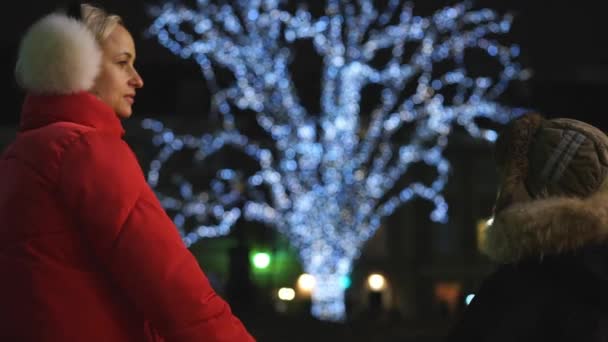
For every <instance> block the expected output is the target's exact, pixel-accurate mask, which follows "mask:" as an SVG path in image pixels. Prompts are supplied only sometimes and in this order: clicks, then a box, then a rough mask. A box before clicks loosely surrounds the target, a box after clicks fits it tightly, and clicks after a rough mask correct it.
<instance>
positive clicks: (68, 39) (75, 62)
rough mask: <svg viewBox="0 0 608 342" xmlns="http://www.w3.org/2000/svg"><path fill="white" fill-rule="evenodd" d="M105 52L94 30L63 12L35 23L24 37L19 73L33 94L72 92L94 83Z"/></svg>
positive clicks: (18, 79)
mask: <svg viewBox="0 0 608 342" xmlns="http://www.w3.org/2000/svg"><path fill="white" fill-rule="evenodd" d="M101 57H102V52H101V49H100V47H99V45H98V43H97V41H96V40H95V36H94V35H93V33H92V32H91V31H90V30H89V29H88V28H87V27H86V26H85V25H84V24H83V23H82V22H80V21H78V20H76V19H73V18H71V17H68V16H67V15H64V14H60V13H53V14H49V15H47V16H45V17H43V18H42V19H40V20H39V21H37V22H36V23H34V24H33V25H32V26H31V27H30V28H29V29H28V31H27V32H26V34H25V36H24V37H23V39H22V40H21V45H20V47H19V54H18V57H17V65H16V68H15V76H16V79H17V82H18V83H19V85H20V86H21V87H22V88H23V89H24V90H26V91H28V92H30V93H33V94H44V95H46V94H49V95H55V94H72V93H77V92H80V91H86V90H89V89H91V87H93V83H94V82H95V78H96V77H97V74H98V73H99V67H100V64H101Z"/></svg>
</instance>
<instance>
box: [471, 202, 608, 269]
mask: <svg viewBox="0 0 608 342" xmlns="http://www.w3.org/2000/svg"><path fill="white" fill-rule="evenodd" d="M603 242H607V243H608V193H606V192H605V191H602V192H599V193H597V194H595V195H593V196H591V197H588V198H585V199H579V198H564V197H562V198H547V199H539V200H534V201H531V202H524V203H518V204H514V205H512V206H510V207H508V208H506V209H505V210H503V211H502V212H500V213H499V214H498V215H497V216H496V217H495V218H494V221H493V223H492V224H491V225H490V226H489V227H488V228H487V230H486V233H485V238H484V244H483V252H484V253H485V254H487V255H488V256H489V257H490V258H491V259H493V260H495V261H497V262H501V263H513V262H518V261H521V260H522V259H524V258H527V257H539V258H542V257H543V256H546V255H555V254H561V253H565V252H571V251H575V250H578V249H580V248H582V247H585V246H587V245H592V244H598V243H603Z"/></svg>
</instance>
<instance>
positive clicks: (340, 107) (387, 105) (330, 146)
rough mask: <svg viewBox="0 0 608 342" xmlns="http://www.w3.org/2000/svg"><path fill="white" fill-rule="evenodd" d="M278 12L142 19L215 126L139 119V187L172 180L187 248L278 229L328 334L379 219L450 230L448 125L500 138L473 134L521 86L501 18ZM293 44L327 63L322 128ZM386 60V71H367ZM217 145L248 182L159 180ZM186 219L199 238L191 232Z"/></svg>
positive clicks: (402, 9) (210, 9)
mask: <svg viewBox="0 0 608 342" xmlns="http://www.w3.org/2000/svg"><path fill="white" fill-rule="evenodd" d="M286 5H287V4H285V3H284V1H280V0H238V1H234V2H233V4H232V5H229V4H228V3H227V2H223V3H222V4H215V3H212V2H210V1H207V0H199V1H198V2H197V3H196V5H194V7H195V8H191V7H187V6H184V5H180V4H177V3H175V2H169V3H167V4H165V5H163V6H162V7H159V8H156V9H155V10H154V15H155V18H156V19H155V21H154V23H153V24H152V25H151V27H150V32H151V33H152V34H154V35H155V36H157V37H158V41H159V42H160V43H161V44H162V45H163V46H165V47H167V48H168V49H169V50H170V51H171V52H173V53H174V54H176V55H177V56H179V57H181V58H184V59H193V60H194V61H196V62H197V63H198V65H200V68H201V71H202V75H203V76H204V78H205V80H206V82H207V84H208V87H209V89H210V90H211V94H212V102H211V104H212V106H211V107H212V108H211V110H212V111H213V112H214V113H217V114H218V115H219V117H220V118H221V123H222V127H221V129H219V130H218V131H214V132H211V133H206V134H203V135H201V136H193V135H178V134H175V133H174V132H173V131H172V130H171V129H170V128H167V127H165V126H164V125H163V124H162V123H161V122H159V121H156V120H150V119H148V120H145V121H144V122H143V125H144V127H145V128H148V129H150V130H152V131H153V132H154V134H155V138H154V142H155V144H156V145H158V146H159V148H160V152H159V154H158V156H157V157H156V158H155V160H154V161H152V163H151V165H150V170H149V173H148V181H149V183H150V184H151V185H152V186H153V187H156V186H157V185H158V182H159V179H160V178H161V177H170V178H171V181H172V182H173V183H174V184H175V186H176V189H178V190H179V191H176V193H179V195H169V194H167V193H162V192H160V191H159V192H158V196H159V198H160V199H161V201H162V203H163V205H164V206H165V208H167V210H168V211H169V212H170V213H172V215H173V219H174V221H175V223H176V225H177V226H178V227H179V229H180V230H181V233H182V235H183V237H184V241H185V243H186V244H187V245H191V244H193V243H196V241H197V240H199V239H200V238H204V237H214V236H221V235H225V234H227V233H229V231H230V229H231V227H232V226H233V225H234V224H235V222H236V221H237V220H238V219H239V218H241V216H243V217H244V219H247V220H255V221H260V222H263V223H265V224H267V225H269V226H272V227H275V228H276V229H277V230H278V231H279V232H280V233H282V234H284V235H285V236H286V237H287V238H288V239H289V241H290V243H291V244H292V246H293V247H294V248H295V249H296V250H297V251H298V253H299V258H300V260H301V263H302V266H303V268H304V270H305V272H307V273H309V274H311V275H313V276H314V277H315V280H316V286H315V288H314V290H313V293H312V301H313V303H312V313H313V315H314V316H316V317H319V318H321V319H325V320H333V321H340V320H343V319H344V318H345V308H344V288H343V287H342V286H341V283H342V282H341V281H342V280H343V278H344V277H346V276H348V275H349V274H350V272H351V270H352V266H353V262H354V260H356V258H357V257H358V256H359V254H360V251H361V248H362V246H363V245H364V243H365V242H366V241H367V240H368V239H369V238H370V237H371V236H372V235H373V234H374V233H375V232H376V230H377V229H378V227H379V226H380V224H381V221H382V219H383V218H384V217H386V216H389V215H391V213H393V211H394V210H395V209H396V208H397V207H399V206H401V205H402V204H404V203H405V202H408V201H410V200H411V199H413V198H415V197H419V198H423V199H426V200H429V201H431V202H432V203H433V204H434V210H433V211H432V213H431V219H432V220H433V221H436V222H446V221H447V209H448V207H447V204H446V202H445V199H444V197H443V196H442V193H441V192H442V190H443V188H444V186H445V184H446V182H447V179H448V172H449V170H450V165H449V163H448V161H447V160H446V158H445V157H444V155H443V152H444V149H445V147H446V145H447V142H448V135H449V134H450V132H451V130H452V129H453V127H454V126H456V125H458V126H461V127H463V128H464V130H465V131H466V132H468V133H469V134H470V135H472V136H474V137H479V138H483V139H486V140H489V141H493V140H494V139H495V138H496V133H495V132H494V131H492V130H487V129H483V128H481V127H480V126H479V125H478V124H477V122H476V121H475V119H477V118H481V117H484V118H487V119H489V120H493V121H497V122H503V123H504V122H506V121H508V120H509V119H510V118H511V117H512V111H511V110H509V109H507V108H504V107H502V106H501V105H499V104H498V103H497V101H496V100H497V97H498V96H499V95H500V94H501V93H502V92H503V91H504V90H505V88H506V87H507V85H508V84H509V82H510V81H511V80H513V79H515V78H518V77H520V76H521V74H522V71H521V69H520V66H519V64H517V63H516V61H515V59H516V58H517V56H518V54H519V49H518V47H517V46H511V45H506V44H504V43H501V42H500V41H498V40H497V37H499V36H501V35H504V34H505V33H507V32H508V31H509V29H510V24H511V17H510V16H508V15H506V16H500V15H498V14H497V13H495V12H494V11H491V10H488V9H481V10H473V9H472V7H471V6H470V5H468V4H458V5H455V6H451V7H446V8H443V9H441V10H439V11H437V12H435V13H434V14H433V15H432V16H431V17H420V16H416V15H415V14H414V13H413V7H412V6H411V5H410V4H408V3H405V4H402V3H401V1H389V3H388V5H387V6H386V8H385V9H383V10H379V9H377V8H376V7H375V5H374V4H373V3H372V1H369V0H357V1H339V0H327V2H326V4H325V8H324V14H322V15H320V16H318V17H314V15H313V14H312V13H311V12H310V11H309V10H307V9H306V8H304V7H302V6H300V7H299V8H298V9H296V10H293V11H290V10H288V9H287V8H286ZM299 40H311V41H312V46H313V47H314V50H315V51H314V53H316V54H317V55H319V56H321V57H322V60H323V67H322V80H321V85H322V87H321V93H320V94H319V96H320V113H310V112H309V110H307V109H306V107H305V106H304V105H303V104H302V103H301V101H300V99H299V97H298V93H297V88H296V85H295V82H294V81H293V78H292V75H291V73H290V72H289V63H290V61H291V58H292V57H293V54H294V49H293V43H294V42H296V41H299ZM386 51H388V58H387V59H386V61H383V62H381V63H378V62H377V59H378V58H377V57H378V56H380V55H381V54H382V53H383V52H386ZM469 52H475V53H478V54H479V53H480V52H481V53H482V54H483V55H484V56H485V57H486V58H489V59H490V60H492V61H494V62H495V63H496V65H498V68H496V73H495V75H479V74H478V75H474V74H472V73H471V72H470V68H469V65H468V64H467V58H468V53H469ZM439 65H441V66H442V69H441V68H439V67H438V66H439ZM218 70H222V72H226V71H227V72H229V73H230V74H231V75H232V79H231V81H230V82H228V83H229V84H227V85H226V84H221V82H218V76H217V75H218ZM224 83H226V82H224ZM412 84H413V85H414V87H412ZM367 86H376V87H380V88H381V89H382V90H381V92H380V96H379V100H378V103H377V105H376V106H375V108H373V109H372V110H371V111H370V112H366V113H364V112H362V111H361V106H360V103H361V101H362V93H363V89H364V88H365V87H367ZM410 88H411V90H410ZM237 111H250V112H252V113H253V114H252V115H255V118H256V120H257V124H258V125H259V126H260V127H261V128H262V129H263V130H264V131H265V132H266V133H267V134H268V136H269V139H267V140H270V141H271V142H272V143H273V146H266V145H267V141H256V140H254V139H252V138H251V137H249V136H248V135H247V132H243V131H241V130H240V129H239V128H238V127H237V125H236V122H235V112H237ZM404 130H407V134H405V135H404V134H402V133H403V131H404ZM400 132H401V133H400ZM228 146H230V147H231V148H233V149H238V150H240V151H242V152H243V153H244V154H246V155H247V156H248V157H249V158H251V159H252V160H254V161H256V162H257V163H258V164H259V169H258V170H257V171H256V172H252V174H248V175H244V173H243V172H241V171H239V170H236V169H231V168H224V169H222V170H220V171H219V172H218V173H217V177H216V179H214V180H213V181H211V183H210V186H209V188H208V189H194V188H195V187H193V185H192V183H191V182H192V179H187V177H183V176H180V175H177V174H173V175H165V174H164V173H163V165H164V164H165V163H166V162H167V160H169V158H171V157H172V156H174V155H175V154H176V153H177V152H179V151H185V150H190V151H194V152H195V153H194V161H193V162H194V163H200V162H201V161H204V160H206V159H207V158H209V157H210V156H212V155H214V154H216V153H218V152H219V151H220V150H224V149H225V148H226V147H228ZM417 163H418V164H421V163H423V164H425V165H426V166H427V167H429V168H431V169H432V170H433V172H434V173H435V176H434V179H433V181H432V182H430V184H426V183H424V182H422V181H414V182H411V183H409V184H406V185H401V183H400V182H399V181H400V180H401V179H403V177H404V175H405V174H406V173H407V171H408V170H409V169H410V168H411V167H412V165H414V164H417ZM188 220H190V221H195V222H196V227H194V228H192V227H187V225H185V224H184V223H185V222H186V221H188Z"/></svg>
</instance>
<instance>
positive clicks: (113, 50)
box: [91, 25, 144, 119]
mask: <svg viewBox="0 0 608 342" xmlns="http://www.w3.org/2000/svg"><path fill="white" fill-rule="evenodd" d="M101 49H102V52H103V58H102V61H101V70H100V72H99V75H98V76H97V79H96V80H95V84H94V85H93V88H92V89H91V93H93V94H95V95H96V96H97V97H98V98H99V99H100V100H101V101H103V102H104V103H106V104H107V105H109V106H110V107H112V109H114V112H116V115H118V117H119V118H121V119H126V118H128V117H130V116H131V113H132V108H131V107H132V106H133V103H134V101H135V90H136V89H138V88H141V87H143V85H144V82H143V80H142V79H141V77H139V74H138V73H137V71H136V70H135V67H134V65H133V63H134V62H135V44H134V43H133V38H132V37H131V34H130V33H129V31H127V29H125V28H124V27H123V26H122V25H116V27H115V28H114V30H113V31H112V33H111V34H110V35H109V36H108V37H107V38H106V40H105V41H103V43H102V44H101Z"/></svg>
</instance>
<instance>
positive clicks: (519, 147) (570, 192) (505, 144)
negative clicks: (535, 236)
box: [496, 113, 608, 211]
mask: <svg viewBox="0 0 608 342" xmlns="http://www.w3.org/2000/svg"><path fill="white" fill-rule="evenodd" d="M496 161H497V164H498V169H499V173H500V175H501V190H500V194H499V197H498V199H497V203H496V210H497V211H500V210H502V209H504V208H506V207H507V206H509V205H511V204H514V203H518V202H522V201H527V200H531V199H538V198H547V197H578V198H585V197H589V196H591V195H592V194H594V193H596V192H598V191H601V190H603V185H604V184H605V183H606V182H605V181H606V176H607V175H608V137H607V136H606V135H605V134H604V133H603V132H602V131H600V130H599V129H597V128H596V127H593V126H591V125H589V124H587V123H584V122H581V121H578V120H573V119H564V118H560V119H551V120H547V119H544V118H543V117H541V116H540V115H538V114H534V113H530V114H526V115H523V116H522V117H520V118H518V119H516V120H514V121H513V122H512V123H510V124H509V125H508V126H507V127H506V128H505V130H504V131H503V132H502V133H501V134H500V136H499V139H498V140H497V142H496Z"/></svg>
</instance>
